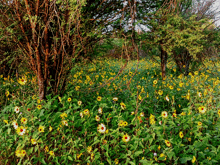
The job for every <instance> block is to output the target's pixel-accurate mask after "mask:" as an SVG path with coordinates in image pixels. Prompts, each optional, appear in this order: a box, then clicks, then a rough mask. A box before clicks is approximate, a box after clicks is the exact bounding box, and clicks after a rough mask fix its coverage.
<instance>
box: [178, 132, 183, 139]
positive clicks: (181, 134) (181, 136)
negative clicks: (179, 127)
mask: <svg viewBox="0 0 220 165" xmlns="http://www.w3.org/2000/svg"><path fill="white" fill-rule="evenodd" d="M179 136H180V138H181V139H182V138H183V132H182V131H181V132H180V133H179Z"/></svg>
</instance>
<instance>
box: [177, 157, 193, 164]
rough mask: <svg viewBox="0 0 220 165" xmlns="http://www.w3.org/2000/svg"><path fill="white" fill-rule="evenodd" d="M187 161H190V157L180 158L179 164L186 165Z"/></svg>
mask: <svg viewBox="0 0 220 165" xmlns="http://www.w3.org/2000/svg"><path fill="white" fill-rule="evenodd" d="M188 160H192V158H190V157H183V158H180V162H181V163H186V162H187V161H188Z"/></svg>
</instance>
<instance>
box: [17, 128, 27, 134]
mask: <svg viewBox="0 0 220 165" xmlns="http://www.w3.org/2000/svg"><path fill="white" fill-rule="evenodd" d="M16 132H17V134H18V135H21V136H22V135H24V134H25V132H26V129H25V128H24V127H23V126H21V127H18V128H17V129H16Z"/></svg>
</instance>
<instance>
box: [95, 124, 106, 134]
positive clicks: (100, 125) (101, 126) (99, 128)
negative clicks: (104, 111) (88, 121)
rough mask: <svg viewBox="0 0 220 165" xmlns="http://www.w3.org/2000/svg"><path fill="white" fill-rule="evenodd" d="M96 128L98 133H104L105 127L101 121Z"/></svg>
mask: <svg viewBox="0 0 220 165" xmlns="http://www.w3.org/2000/svg"><path fill="white" fill-rule="evenodd" d="M97 130H98V132H99V133H105V131H106V127H105V125H104V124H102V123H101V124H99V125H98V127H97Z"/></svg>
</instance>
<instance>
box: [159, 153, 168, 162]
mask: <svg viewBox="0 0 220 165" xmlns="http://www.w3.org/2000/svg"><path fill="white" fill-rule="evenodd" d="M160 157H161V158H163V157H164V160H163V161H165V160H166V159H167V157H166V155H164V154H163V153H161V154H160Z"/></svg>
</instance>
